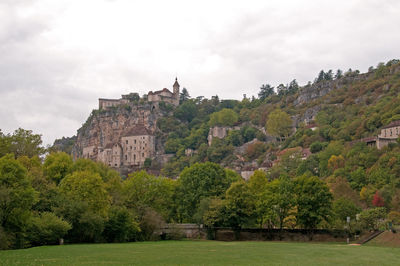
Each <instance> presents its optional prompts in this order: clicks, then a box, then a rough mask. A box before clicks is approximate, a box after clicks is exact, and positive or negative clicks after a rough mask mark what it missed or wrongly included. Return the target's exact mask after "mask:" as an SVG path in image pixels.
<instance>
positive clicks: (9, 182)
mask: <svg viewBox="0 0 400 266" xmlns="http://www.w3.org/2000/svg"><path fill="white" fill-rule="evenodd" d="M36 198H37V194H36V192H35V190H34V189H33V188H32V185H31V183H30V181H29V179H28V177H27V171H26V169H25V168H24V167H23V166H22V165H21V163H20V162H18V161H17V160H15V159H14V157H13V156H12V155H11V154H9V155H6V156H3V157H2V158H0V226H1V227H2V229H3V230H4V231H5V232H6V233H7V234H10V236H12V237H13V238H14V239H15V240H14V241H13V242H14V243H12V246H13V247H17V248H18V247H23V246H24V241H25V232H26V229H27V228H26V227H27V223H28V220H29V218H30V216H31V213H30V209H31V207H32V206H33V204H34V203H35V201H36Z"/></svg>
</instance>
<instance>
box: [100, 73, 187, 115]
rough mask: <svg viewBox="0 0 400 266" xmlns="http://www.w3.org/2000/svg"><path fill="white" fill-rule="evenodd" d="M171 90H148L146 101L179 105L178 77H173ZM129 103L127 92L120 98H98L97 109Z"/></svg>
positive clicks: (156, 103)
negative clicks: (173, 81)
mask: <svg viewBox="0 0 400 266" xmlns="http://www.w3.org/2000/svg"><path fill="white" fill-rule="evenodd" d="M172 87H173V92H171V91H170V90H168V89H167V88H164V89H162V90H159V91H155V92H153V91H149V92H148V94H147V101H148V102H151V103H153V104H155V105H158V103H160V102H166V103H170V104H172V105H175V106H178V105H179V87H180V85H179V83H178V78H175V83H174V85H172ZM128 103H129V94H128V95H122V96H121V99H105V98H99V110H101V109H108V108H111V107H116V106H119V105H123V104H128Z"/></svg>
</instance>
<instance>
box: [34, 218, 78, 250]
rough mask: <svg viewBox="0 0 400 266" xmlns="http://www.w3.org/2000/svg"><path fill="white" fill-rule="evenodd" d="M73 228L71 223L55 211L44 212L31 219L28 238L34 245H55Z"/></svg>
mask: <svg viewBox="0 0 400 266" xmlns="http://www.w3.org/2000/svg"><path fill="white" fill-rule="evenodd" d="M71 228H72V227H71V224H69V223H68V222H66V221H64V220H63V219H61V218H59V217H57V216H56V215H55V214H54V213H52V212H42V213H40V214H37V215H35V216H33V217H32V219H31V220H30V222H29V227H28V238H29V240H30V242H31V244H33V245H55V244H58V242H59V240H60V238H63V237H64V236H65V235H66V234H67V232H68V230H70V229H71Z"/></svg>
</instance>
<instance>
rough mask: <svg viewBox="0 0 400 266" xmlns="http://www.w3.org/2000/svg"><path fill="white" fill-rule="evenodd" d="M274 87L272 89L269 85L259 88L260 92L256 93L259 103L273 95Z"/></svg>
mask: <svg viewBox="0 0 400 266" xmlns="http://www.w3.org/2000/svg"><path fill="white" fill-rule="evenodd" d="M274 94H275V92H274V87H272V86H271V85H269V84H263V85H261V87H260V92H259V93H258V98H260V100H261V101H264V100H265V99H266V98H268V97H269V96H271V95H274Z"/></svg>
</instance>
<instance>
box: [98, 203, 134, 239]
mask: <svg viewBox="0 0 400 266" xmlns="http://www.w3.org/2000/svg"><path fill="white" fill-rule="evenodd" d="M138 232H140V228H139V224H138V223H137V222H136V221H135V217H133V215H132V214H131V213H130V212H129V211H128V210H127V209H126V208H123V207H112V208H111V209H110V211H109V219H108V221H107V222H106V224H105V227H104V236H105V238H106V240H107V241H108V242H126V241H132V240H135V239H136V236H137V233H138Z"/></svg>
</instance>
